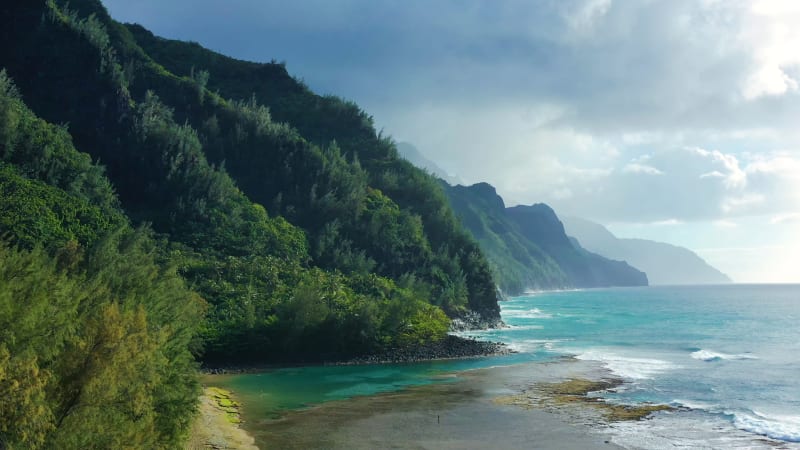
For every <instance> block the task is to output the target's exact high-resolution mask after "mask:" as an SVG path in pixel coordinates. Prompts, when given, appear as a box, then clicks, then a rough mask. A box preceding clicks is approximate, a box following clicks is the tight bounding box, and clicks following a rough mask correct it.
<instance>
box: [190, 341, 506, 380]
mask: <svg viewBox="0 0 800 450" xmlns="http://www.w3.org/2000/svg"><path fill="white" fill-rule="evenodd" d="M511 353H515V351H514V350H512V349H511V348H509V347H508V345H507V344H505V343H503V342H493V341H485V340H480V339H476V338H474V337H462V336H455V335H452V334H448V335H447V336H446V337H445V338H444V339H442V340H441V341H439V342H435V343H431V344H425V345H420V346H416V347H411V348H397V349H388V350H386V351H384V352H381V353H375V354H371V355H365V356H358V357H354V358H349V359H341V360H330V361H324V360H322V361H305V362H303V361H301V362H290V363H277V364H261V365H258V364H255V365H235V364H221V365H218V366H214V367H201V369H200V373H201V374H202V375H234V374H244V373H259V372H264V371H267V370H273V369H283V368H291V367H309V366H341V365H366V364H398V363H421V362H430V361H448V360H456V359H469V358H483V357H488V356H503V355H508V354H511Z"/></svg>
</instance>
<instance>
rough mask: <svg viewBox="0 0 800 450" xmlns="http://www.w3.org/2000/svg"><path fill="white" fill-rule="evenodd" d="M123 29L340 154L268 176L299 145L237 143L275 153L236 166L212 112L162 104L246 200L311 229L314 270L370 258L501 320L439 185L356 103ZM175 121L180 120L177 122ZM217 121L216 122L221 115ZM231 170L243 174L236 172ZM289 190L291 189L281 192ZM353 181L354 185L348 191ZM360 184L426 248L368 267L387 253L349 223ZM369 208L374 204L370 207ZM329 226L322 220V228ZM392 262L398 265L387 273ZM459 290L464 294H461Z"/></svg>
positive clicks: (448, 302)
mask: <svg viewBox="0 0 800 450" xmlns="http://www.w3.org/2000/svg"><path fill="white" fill-rule="evenodd" d="M127 27H128V30H130V34H131V35H132V36H133V37H135V40H136V42H137V44H138V45H139V46H141V48H142V49H143V50H144V51H146V52H147V54H148V55H149V56H150V57H152V58H153V60H154V61H155V62H157V63H158V64H159V65H163V67H164V68H166V69H167V70H168V71H170V72H171V73H174V74H177V75H182V76H184V77H192V76H193V74H195V75H196V74H198V73H199V72H200V71H201V70H205V71H207V74H206V75H207V76H205V77H202V79H203V86H205V87H207V88H208V91H209V92H211V91H213V92H219V94H220V95H222V96H224V97H226V98H232V99H250V100H248V102H247V103H248V104H253V103H255V104H261V105H264V106H266V107H268V108H269V111H268V113H267V111H266V110H263V111H258V113H257V114H254V112H253V108H250V111H248V112H247V113H246V114H247V115H250V116H253V115H255V116H256V117H258V120H259V121H260V122H267V121H274V122H276V123H285V124H288V125H289V126H290V127H291V129H293V130H296V133H297V134H298V135H299V136H302V138H303V139H305V140H306V142H307V143H308V144H310V145H312V146H317V147H319V148H321V149H329V150H330V151H329V153H330V154H334V155H338V156H336V159H339V160H340V162H336V161H334V162H335V164H331V163H328V162H324V161H323V163H322V166H323V170H316V172H317V173H316V176H315V177H310V176H308V173H307V171H306V172H300V173H298V174H297V175H296V176H295V175H292V174H291V173H290V174H289V175H292V178H288V179H287V178H286V175H287V174H285V173H281V172H277V173H276V174H275V176H274V177H273V176H271V173H270V172H269V170H273V169H274V168H275V167H276V166H275V164H274V162H275V160H276V159H277V160H278V161H280V162H281V163H282V164H283V166H287V165H288V166H290V167H291V166H292V162H293V161H297V159H295V160H293V161H292V162H288V161H286V159H285V158H284V157H280V156H279V155H280V152H284V151H287V150H288V151H289V152H291V153H288V155H287V156H291V157H293V158H301V157H302V158H303V160H306V159H307V158H306V157H303V156H302V153H303V152H302V151H301V150H302V147H303V146H302V145H297V144H292V145H288V144H287V143H286V142H284V141H282V140H275V139H267V140H266V141H264V140H262V141H252V140H248V142H237V144H236V147H237V149H236V152H240V151H242V150H241V149H242V148H243V147H245V148H252V149H253V151H264V152H275V151H277V152H279V153H278V155H275V154H272V155H269V156H268V159H267V161H265V164H261V165H259V164H253V160H252V159H251V158H247V159H245V160H244V161H243V163H242V166H234V164H237V163H236V160H235V156H236V155H235V154H231V152H230V151H227V150H225V149H220V146H219V145H218V143H215V141H216V140H215V139H214V134H215V130H216V127H214V126H209V122H211V125H213V123H214V122H215V120H214V115H213V114H206V115H205V116H203V115H195V114H192V113H191V111H186V108H185V107H181V106H180V105H181V104H184V103H185V99H178V100H179V101H178V102H176V103H177V105H173V104H171V100H169V99H167V100H166V101H167V103H168V104H170V106H173V107H175V108H176V113H180V112H181V111H184V113H185V114H186V115H185V117H186V119H187V120H189V121H190V123H192V124H193V125H194V126H195V127H197V128H198V129H199V130H200V133H201V135H206V136H208V138H207V139H208V143H209V146H210V148H209V150H208V154H209V155H210V158H211V159H212V160H215V161H218V162H220V163H221V162H222V161H224V162H225V164H226V168H228V169H229V170H230V171H231V173H232V174H233V175H234V177H235V178H236V179H237V181H238V182H239V183H240V185H241V186H242V187H243V189H245V191H246V192H247V193H248V195H250V196H251V197H253V198H254V199H255V200H256V201H259V202H261V203H262V204H263V205H265V206H266V207H267V208H268V209H269V211H270V212H272V213H275V214H279V215H282V216H284V217H286V218H287V219H289V220H290V221H291V222H292V223H296V224H297V225H300V226H301V227H303V228H304V229H305V230H306V231H308V232H309V237H310V239H309V241H310V242H309V243H310V246H311V253H312V256H313V257H314V258H315V260H316V261H317V262H318V263H319V264H321V265H323V266H325V267H334V268H339V269H343V270H346V271H351V270H354V269H358V268H361V267H363V266H365V265H366V266H370V265H371V264H373V263H375V262H377V263H378V267H377V269H378V270H379V273H381V274H383V275H389V276H398V274H403V273H405V272H408V271H409V269H413V270H411V272H410V273H411V274H413V275H415V277H416V278H417V279H419V280H422V281H424V282H425V283H428V284H430V285H432V286H431V292H432V296H433V297H434V298H433V302H434V303H435V304H437V305H439V306H442V307H443V308H444V309H445V310H448V311H449V312H451V313H456V314H457V313H458V311H459V310H460V309H463V308H464V307H469V308H470V309H472V310H473V311H476V312H478V313H480V314H481V315H483V316H484V317H485V318H486V319H489V320H498V319H499V308H498V306H497V298H496V295H495V290H494V282H493V280H492V279H491V274H490V271H489V268H488V263H487V262H486V259H485V258H484V257H483V255H482V254H481V253H480V249H479V248H478V247H477V245H476V244H475V242H474V241H472V239H471V238H470V237H469V235H468V234H467V233H465V232H464V230H463V229H462V227H461V225H460V224H459V223H458V221H457V220H456V218H455V216H454V215H453V212H452V210H451V209H450V207H449V204H448V202H447V198H446V197H445V195H444V193H443V192H442V189H441V187H440V186H439V185H438V182H437V181H436V179H435V178H434V177H432V176H430V175H428V174H426V173H424V172H423V171H422V170H420V169H418V168H416V167H414V165H413V164H411V163H410V162H408V161H406V160H405V159H403V158H400V157H398V154H397V149H396V148H395V145H394V144H393V143H392V142H391V141H390V140H389V139H387V138H386V137H384V136H382V135H380V134H379V133H377V132H376V130H375V128H374V125H373V121H372V118H371V117H370V116H369V115H367V114H366V113H365V112H364V111H362V110H361V109H359V108H358V106H357V105H355V104H354V103H352V102H347V101H343V100H341V99H339V98H337V97H333V96H320V95H317V94H315V93H313V92H312V91H311V90H310V89H309V88H308V87H307V86H305V85H304V84H302V83H300V82H298V81H297V80H295V79H293V78H292V77H291V76H289V74H288V73H287V71H286V68H285V67H284V66H283V65H281V64H275V63H269V64H261V63H252V62H247V61H239V60H235V59H232V58H228V57H225V56H223V55H220V54H218V53H214V52H212V51H210V50H207V49H204V48H202V47H201V46H199V45H197V44H193V43H187V42H181V41H175V40H168V39H163V38H159V37H157V36H154V35H153V34H152V33H150V32H149V31H147V30H145V29H144V28H142V27H141V26H138V25H128V26H127ZM195 78H197V77H196V76H195ZM148 88H152V87H148ZM194 109H195V110H196V109H198V108H197V107H195V108H194ZM178 117H179V118H180V119H183V117H184V116H182V115H178ZM216 119H218V120H219V119H220V118H219V116H218V115H217V116H216ZM220 123H221V122H220ZM249 134H250V135H252V134H253V133H249ZM269 141H271V142H269ZM247 151H250V150H247ZM343 162H349V165H350V166H352V167H349V168H348V167H346V166H347V164H343ZM235 167H236V169H241V170H235ZM277 167H278V168H279V167H280V166H277ZM326 167H327V168H326ZM265 170H266V171H267V172H266V173H265ZM347 172H352V173H353V176H350V180H347V179H345V180H344V181H343V182H340V181H338V180H341V179H342V176H341V175H340V174H347ZM272 178H275V179H278V180H281V183H280V184H279V185H278V186H282V188H281V189H276V188H275V186H272V187H271V186H269V185H266V186H265V185H264V180H265V179H266V180H270V179H272ZM248 180H252V182H253V183H254V184H257V185H258V186H257V187H256V189H252V190H251V189H250V187H249V186H251V185H250V184H249V183H250V181H248ZM329 180H330V181H329ZM353 180H356V181H355V182H354V181H353ZM287 185H288V186H289V187H290V188H291V189H287V187H286V186H287ZM354 185H355V189H354V188H353V187H352V186H354ZM366 185H368V186H369V187H371V188H373V189H375V190H377V191H380V193H381V194H383V196H385V198H384V199H379V201H381V202H383V201H384V200H388V203H386V205H387V206H389V205H390V204H392V203H393V204H396V205H397V206H398V207H399V208H400V209H399V212H398V213H397V215H398V217H399V218H402V220H400V221H393V222H389V223H392V224H393V225H392V228H394V229H395V230H396V231H391V232H390V234H394V235H407V236H413V235H419V234H420V231H421V233H422V234H423V235H424V238H425V240H427V241H428V244H429V245H428V248H424V246H421V247H418V248H417V249H416V250H415V251H413V252H410V251H409V250H410V249H409V248H407V247H406V248H403V249H401V248H397V250H398V251H399V253H398V254H396V255H395V256H396V257H391V258H382V261H375V259H376V258H374V257H373V256H374V255H373V254H372V251H373V250H374V251H377V252H383V251H384V248H383V247H385V246H382V248H374V247H375V244H376V243H378V242H379V241H380V240H382V239H383V238H381V237H380V236H374V233H375V232H376V231H381V230H380V229H379V228H377V227H372V228H371V229H364V228H363V227H362V225H363V224H364V223H368V222H370V221H372V219H370V218H360V217H357V216H356V217H353V216H352V214H351V212H352V211H356V212H358V211H361V210H363V203H362V204H359V202H363V201H364V199H363V197H364V194H363V191H365V190H366V189H365V186H366ZM359 191H361V192H359ZM326 196H327V197H328V198H326ZM310 197H311V198H316V199H321V200H324V202H323V203H322V204H321V205H320V204H319V202H318V204H317V205H313V204H309V203H308V201H307V199H308V198H310ZM337 197H338V198H339V199H343V200H345V201H346V202H348V203H346V204H344V205H343V206H341V207H340V208H339V210H340V211H339V212H335V213H334V214H333V215H332V216H331V217H330V218H328V219H326V218H325V217H320V209H321V208H319V206H323V207H324V206H326V204H325V203H328V200H330V199H333V200H336V199H337ZM372 204H373V205H375V202H372ZM322 211H323V212H324V211H325V210H324V209H322ZM303 214H305V217H304V216H303ZM348 214H350V215H348ZM331 219H332V220H331ZM353 219H360V220H353ZM326 220H327V221H328V222H329V223H327V224H325V223H324V222H326ZM416 223H419V225H421V228H422V229H421V230H414V229H413V228H415V227H416V225H415V224H416ZM398 227H401V228H403V229H404V230H399V229H397V228H398ZM390 239H391V238H390ZM331 244H335V245H334V246H331ZM336 247H338V248H336ZM362 256H363V257H362ZM393 261H397V262H400V263H401V264H402V265H401V266H400V267H390V266H391V265H392V264H393ZM381 263H382V264H384V265H387V266H386V267H384V269H385V271H381V270H380V269H381V267H380V264H381ZM464 294H466V298H463V297H464Z"/></svg>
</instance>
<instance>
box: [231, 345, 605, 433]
mask: <svg viewBox="0 0 800 450" xmlns="http://www.w3.org/2000/svg"><path fill="white" fill-rule="evenodd" d="M607 375H608V373H607V372H605V371H603V370H601V369H599V368H598V367H597V366H594V365H591V364H587V363H585V362H582V361H575V360H564V361H559V362H554V363H530V364H518V365H514V366H509V367H496V368H488V369H478V370H473V371H467V372H460V373H457V374H452V375H446V376H445V377H446V378H449V379H448V380H446V381H452V382H443V383H435V384H431V385H425V386H417V387H413V388H409V389H406V390H403V391H400V392H392V393H386V394H379V395H374V396H368V397H356V398H352V399H348V400H340V401H332V402H328V403H323V404H321V405H318V406H316V407H313V408H310V409H306V410H301V411H292V412H288V413H286V414H285V415H284V416H283V417H281V418H280V419H277V420H270V419H265V418H263V417H250V416H248V413H247V411H248V410H247V404H246V402H245V404H244V405H243V409H242V413H243V416H244V419H245V423H244V428H245V429H246V430H247V431H248V432H249V433H250V434H251V435H252V436H253V437H254V438H255V441H256V444H257V445H258V446H259V447H260V448H287V449H290V448H330V449H345V448H346V449H374V448H413V449H471V448H492V449H505V448H509V449H511V448H515V449H519V448H536V449H573V448H574V449H592V448H599V449H615V448H621V447H618V446H616V445H615V444H614V443H613V442H612V437H611V435H610V434H608V433H605V432H604V431H603V430H604V429H605V423H606V419H605V418H604V416H603V414H602V412H601V411H598V410H596V409H595V408H590V407H587V406H586V405H581V404H579V403H577V402H576V403H575V404H567V405H557V406H553V405H552V402H547V401H546V399H544V400H543V401H542V402H538V401H537V400H536V399H533V400H532V401H531V402H529V404H528V405H527V407H520V406H519V405H513V404H504V403H503V402H502V401H498V399H502V398H504V397H508V396H513V395H519V394H520V393H523V392H527V391H530V389H531V386H535V385H537V384H540V383H553V382H559V381H564V380H569V379H576V378H580V379H596V380H599V379H604V377H606V376H607Z"/></svg>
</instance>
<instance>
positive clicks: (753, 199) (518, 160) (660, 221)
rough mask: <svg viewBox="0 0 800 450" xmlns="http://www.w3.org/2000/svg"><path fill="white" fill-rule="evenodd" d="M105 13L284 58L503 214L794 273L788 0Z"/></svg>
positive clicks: (156, 4) (753, 276)
mask: <svg viewBox="0 0 800 450" xmlns="http://www.w3.org/2000/svg"><path fill="white" fill-rule="evenodd" d="M233 5H235V6H233ZM108 6H109V8H110V9H111V10H112V12H114V13H115V14H116V15H117V16H118V17H120V18H121V19H122V20H125V21H130V22H138V23H141V24H143V25H145V26H147V27H148V28H150V29H153V30H154V31H156V32H157V33H158V34H160V35H163V36H167V37H171V38H180V39H184V40H192V41H197V42H200V43H202V44H203V45H205V46H207V47H210V48H213V49H216V50H221V51H224V52H225V53H226V54H229V55H233V56H235V57H238V58H243V59H248V60H252V61H269V60H270V59H272V58H275V59H277V60H286V61H287V67H288V68H289V70H290V72H291V73H293V74H296V75H297V76H299V77H302V78H303V79H304V80H305V82H306V83H308V85H309V86H311V87H312V88H313V89H315V90H317V91H319V92H324V93H334V94H336V95H342V96H344V97H346V98H349V99H353V100H354V101H356V102H357V103H359V104H360V105H362V106H364V107H365V108H366V110H367V111H369V112H370V114H372V115H373V116H374V117H375V121H376V123H377V125H378V128H379V129H383V130H384V131H385V132H386V133H388V134H390V135H391V136H393V137H394V138H395V139H397V140H399V141H407V142H413V143H415V144H417V145H418V146H419V148H420V149H421V150H423V151H424V153H425V155H426V156H427V157H428V158H429V159H431V160H433V161H437V162H440V163H441V165H442V166H444V167H446V168H447V169H448V171H452V172H455V173H457V174H458V175H459V176H460V177H461V178H463V179H464V180H465V181H466V182H467V183H476V182H481V181H486V182H489V183H491V184H492V185H493V186H495V187H496V188H497V190H498V192H499V193H500V194H501V195H502V196H503V198H504V199H505V200H506V202H507V203H508V204H509V205H515V204H531V203H536V202H545V203H547V204H548V205H551V206H552V207H553V208H554V209H555V210H556V211H558V212H559V213H561V214H568V215H572V216H576V217H592V218H593V219H595V220H599V221H602V223H604V224H606V225H607V226H609V229H611V230H613V231H614V232H615V233H616V234H617V235H618V236H624V237H642V238H646V239H653V240H659V241H665V242H670V243H673V244H676V245H681V246H684V247H688V248H692V249H694V250H695V251H696V252H698V254H700V255H701V256H702V257H703V258H705V259H706V260H708V261H710V262H712V264H714V265H715V266H717V267H719V268H720V269H721V270H723V271H724V272H725V273H729V274H731V275H732V276H733V277H734V278H735V279H736V280H737V281H792V280H794V281H800V274H799V273H798V271H797V270H795V269H794V268H795V267H798V266H800V239H798V236H800V221H798V217H800V132H798V126H797V124H798V123H800V72H798V67H800V52H798V51H797V47H798V46H797V42H798V41H800V27H798V26H797V23H799V22H800V3H798V2H796V1H792V0H753V1H659V2H652V1H643V2H637V1H617V0H564V1H545V2H530V1H526V0H509V1H504V2H502V3H501V4H497V3H496V2H487V1H483V0H465V1H463V2H460V1H459V2H455V1H434V2H427V1H418V0H415V1H408V2H375V1H371V0H352V1H348V2H325V1H319V0H305V1H295V2H285V1H279V0H238V1H236V2H219V1H208V0H196V1H195V0H192V1H189V0H173V1H169V2H164V1H162V0H139V1H136V2H131V1H128V0H109V1H108ZM309 11H314V13H313V14H310V13H309ZM220 18H225V20H220ZM211 73H212V80H213V78H214V73H213V71H211Z"/></svg>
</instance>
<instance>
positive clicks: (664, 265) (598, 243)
mask: <svg viewBox="0 0 800 450" xmlns="http://www.w3.org/2000/svg"><path fill="white" fill-rule="evenodd" d="M562 220H563V222H564V226H565V227H566V229H567V233H569V234H570V235H571V236H575V237H576V238H577V239H578V241H580V243H581V245H583V246H584V247H585V248H587V249H588V250H590V251H593V252H596V253H598V254H600V255H603V256H605V257H608V258H613V259H620V260H624V261H627V262H628V263H630V264H632V265H633V266H635V267H637V268H639V269H641V270H644V271H645V272H646V273H647V277H648V279H649V280H650V283H651V284H657V285H675V284H722V283H730V282H731V279H730V278H729V277H728V276H727V275H725V274H724V273H722V272H720V271H719V270H717V269H715V268H714V267H712V266H711V265H709V264H708V263H706V262H705V261H704V260H703V259H702V258H700V257H699V256H697V254H696V253H694V252H692V251H691V250H689V249H686V248H683V247H678V246H675V245H670V244H665V243H662V242H656V241H649V240H645V239H620V238H617V237H616V236H614V235H613V234H612V233H611V232H610V231H608V230H607V229H606V228H605V227H603V226H602V225H600V224H597V223H594V222H590V221H588V220H584V219H579V218H576V217H565V218H562Z"/></svg>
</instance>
